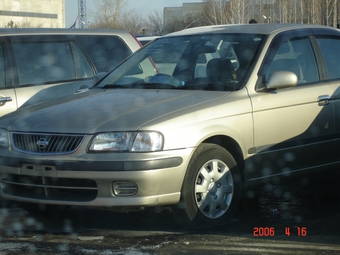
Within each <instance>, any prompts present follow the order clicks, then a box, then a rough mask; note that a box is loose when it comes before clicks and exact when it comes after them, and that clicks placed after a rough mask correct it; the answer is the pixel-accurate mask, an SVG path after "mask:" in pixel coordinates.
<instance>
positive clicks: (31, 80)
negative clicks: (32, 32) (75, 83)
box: [12, 41, 93, 85]
mask: <svg viewBox="0 0 340 255" xmlns="http://www.w3.org/2000/svg"><path fill="white" fill-rule="evenodd" d="M12 47H13V52H14V57H15V61H16V65H17V71H18V78H19V85H34V84H45V83H53V82H59V81H69V80H76V79H81V78H87V77H89V76H90V77H93V72H92V70H91V68H90V66H89V64H88V63H87V62H86V61H85V59H82V58H81V57H80V55H79V52H77V51H76V50H75V49H74V47H73V46H72V45H71V44H70V43H69V42H67V41H61V42H13V43H12ZM81 63H83V64H81Z"/></svg>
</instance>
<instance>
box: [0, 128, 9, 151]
mask: <svg viewBox="0 0 340 255" xmlns="http://www.w3.org/2000/svg"><path fill="white" fill-rule="evenodd" d="M0 148H5V149H8V148H9V140H8V131H7V130H5V129H0Z"/></svg>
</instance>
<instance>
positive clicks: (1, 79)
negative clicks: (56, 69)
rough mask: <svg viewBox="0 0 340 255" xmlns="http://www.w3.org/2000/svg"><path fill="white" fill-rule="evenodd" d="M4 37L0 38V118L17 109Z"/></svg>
mask: <svg viewBox="0 0 340 255" xmlns="http://www.w3.org/2000/svg"><path fill="white" fill-rule="evenodd" d="M7 46H8V45H7V44H6V37H0V116H2V115H5V114H7V113H10V112H12V111H15V110H16V109H17V101H16V95H15V90H14V87H13V86H12V85H13V79H12V78H13V75H12V72H11V71H12V68H11V65H10V63H11V60H10V55H9V52H8V47H7Z"/></svg>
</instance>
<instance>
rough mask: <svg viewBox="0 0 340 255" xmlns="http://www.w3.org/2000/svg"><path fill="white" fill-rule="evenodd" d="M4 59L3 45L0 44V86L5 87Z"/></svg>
mask: <svg viewBox="0 0 340 255" xmlns="http://www.w3.org/2000/svg"><path fill="white" fill-rule="evenodd" d="M5 78H6V77H5V59H4V50H3V45H1V44H0V88H4V87H5Z"/></svg>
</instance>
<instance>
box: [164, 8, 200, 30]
mask: <svg viewBox="0 0 340 255" xmlns="http://www.w3.org/2000/svg"><path fill="white" fill-rule="evenodd" d="M203 4H204V3H202V2H197V3H183V4H182V6H181V7H165V8H164V10H163V24H164V32H165V33H168V32H173V31H176V30H177V29H178V28H176V27H173V26H176V23H178V22H179V21H181V22H185V21H184V20H183V19H184V17H186V16H188V15H191V16H193V15H198V14H200V13H201V12H202V8H203Z"/></svg>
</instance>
